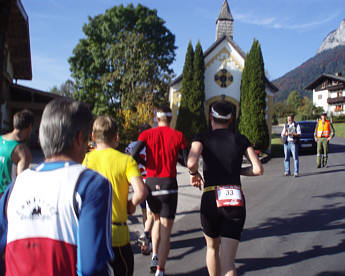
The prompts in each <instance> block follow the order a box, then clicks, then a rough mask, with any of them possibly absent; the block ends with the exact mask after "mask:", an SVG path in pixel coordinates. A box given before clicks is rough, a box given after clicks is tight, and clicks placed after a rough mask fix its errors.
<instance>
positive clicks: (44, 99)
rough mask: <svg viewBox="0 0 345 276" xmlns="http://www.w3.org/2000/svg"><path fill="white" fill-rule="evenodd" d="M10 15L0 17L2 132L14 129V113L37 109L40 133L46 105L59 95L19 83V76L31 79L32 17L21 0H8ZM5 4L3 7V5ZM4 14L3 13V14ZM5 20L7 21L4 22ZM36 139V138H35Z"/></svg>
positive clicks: (36, 118)
mask: <svg viewBox="0 0 345 276" xmlns="http://www.w3.org/2000/svg"><path fill="white" fill-rule="evenodd" d="M6 2H8V3H10V4H9V6H8V8H9V10H8V11H9V12H5V14H7V15H8V18H0V20H1V23H5V24H2V26H6V28H5V29H4V28H3V27H1V28H0V31H1V38H2V39H1V40H0V43H1V45H0V49H1V51H3V53H2V54H3V56H2V58H1V59H0V61H1V64H0V69H1V70H0V74H1V77H0V107H1V110H0V127H1V132H5V131H8V130H9V129H11V128H12V117H13V115H14V113H16V112H17V111H19V110H22V109H24V108H28V109H30V110H32V111H33V112H34V115H35V125H34V131H33V135H37V129H38V124H39V122H40V118H41V114H42V111H43V109H44V107H45V105H46V104H47V103H48V102H49V101H50V100H51V99H53V98H55V97H59V96H58V95H55V94H52V93H47V92H44V91H40V90H37V89H32V88H29V87H26V86H22V85H17V84H16V82H17V80H18V79H21V80H31V79H32V69H31V51H30V35H29V18H28V16H27V14H26V12H25V9H24V7H23V5H22V3H21V1H20V0H15V1H6ZM4 7H5V5H3V6H2V7H1V8H4ZM2 14H3V13H2ZM5 21H6V22H5ZM34 139H36V137H34Z"/></svg>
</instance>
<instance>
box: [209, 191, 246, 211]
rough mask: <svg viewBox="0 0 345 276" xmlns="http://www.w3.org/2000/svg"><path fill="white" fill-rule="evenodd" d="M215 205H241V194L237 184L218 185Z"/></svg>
mask: <svg viewBox="0 0 345 276" xmlns="http://www.w3.org/2000/svg"><path fill="white" fill-rule="evenodd" d="M215 192H216V202H217V207H218V208H219V207H228V206H236V207H242V206H243V195H242V190H241V187H239V186H233V185H228V186H219V187H217V188H216V191H215Z"/></svg>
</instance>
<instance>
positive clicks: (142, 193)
mask: <svg viewBox="0 0 345 276" xmlns="http://www.w3.org/2000/svg"><path fill="white" fill-rule="evenodd" d="M131 185H132V187H133V196H132V198H131V199H130V200H128V205H127V212H128V214H133V213H134V212H135V207H136V206H137V205H138V204H139V203H141V202H143V201H144V200H145V199H146V196H147V188H146V186H145V185H144V182H143V179H142V178H141V176H134V177H132V178H131Z"/></svg>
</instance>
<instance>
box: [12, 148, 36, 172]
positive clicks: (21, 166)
mask: <svg viewBox="0 0 345 276" xmlns="http://www.w3.org/2000/svg"><path fill="white" fill-rule="evenodd" d="M31 159H32V157H31V152H30V150H29V148H28V147H27V146H26V145H25V144H19V145H18V146H16V148H15V149H14V151H13V153H12V160H13V163H15V164H16V165H17V175H18V174H20V173H21V172H22V171H24V170H25V169H27V168H28V167H29V165H30V162H31Z"/></svg>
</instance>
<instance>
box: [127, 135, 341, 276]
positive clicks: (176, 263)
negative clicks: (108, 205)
mask: <svg viewBox="0 0 345 276" xmlns="http://www.w3.org/2000/svg"><path fill="white" fill-rule="evenodd" d="M291 163H293V162H291ZM328 164H329V166H328V168H322V169H317V168H316V156H315V155H314V154H305V155H301V156H300V177H298V178H294V177H285V176H283V172H284V169H283V158H274V159H271V160H270V161H269V162H268V163H266V164H265V165H264V169H265V173H264V175H263V176H260V177H243V178H242V184H243V187H244V193H245V196H246V203H247V219H246V224H245V230H244V232H243V235H242V241H241V243H240V246H239V250H238V254H237V258H236V266H237V269H238V275H248V276H250V275H255V276H260V275H265V276H266V275H279V276H283V275H308V276H309V275H317V276H328V275H335V276H338V275H345V200H344V198H345V139H341V138H338V137H336V138H334V139H333V140H332V141H331V144H330V154H329V161H328ZM178 172H179V175H178V182H179V201H178V211H177V216H176V220H175V224H174V228H173V234H172V240H171V250H170V255H169V259H168V261H167V265H166V273H167V274H166V275H208V274H207V270H206V265H205V252H206V249H205V241H204V238H203V236H202V232H201V229H200V220H199V211H198V210H199V204H200V196H201V192H200V191H198V190H197V189H195V188H193V187H190V186H189V183H188V181H189V176H188V173H187V171H186V169H185V168H182V167H178ZM139 214H140V210H139V208H138V210H137V212H136V215H135V216H131V217H130V218H129V219H130V223H129V225H130V229H131V236H132V239H133V240H134V239H135V237H136V236H137V234H138V233H139V231H142V225H141V218H140V215H139ZM133 248H134V251H135V273H134V275H136V276H141V275H149V274H150V273H149V265H150V257H149V256H143V255H141V254H140V252H139V248H138V247H136V246H135V245H134V244H133Z"/></svg>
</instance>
